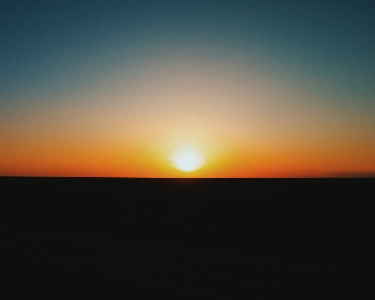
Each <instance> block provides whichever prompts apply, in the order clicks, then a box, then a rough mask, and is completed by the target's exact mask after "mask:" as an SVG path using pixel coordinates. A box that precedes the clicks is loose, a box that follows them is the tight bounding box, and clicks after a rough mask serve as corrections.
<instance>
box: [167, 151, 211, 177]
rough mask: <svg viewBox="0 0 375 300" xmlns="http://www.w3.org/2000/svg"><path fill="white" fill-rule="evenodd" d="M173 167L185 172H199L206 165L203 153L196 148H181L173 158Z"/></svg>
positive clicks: (175, 152) (174, 153)
mask: <svg viewBox="0 0 375 300" xmlns="http://www.w3.org/2000/svg"><path fill="white" fill-rule="evenodd" d="M171 160H172V164H173V166H174V167H175V168H176V169H178V170H180V171H183V172H192V171H195V170H198V169H199V168H201V167H202V165H203V164H204V161H205V159H204V157H203V154H202V153H201V151H199V149H197V148H195V147H180V148H178V149H176V150H175V151H174V152H173V154H172V156H171Z"/></svg>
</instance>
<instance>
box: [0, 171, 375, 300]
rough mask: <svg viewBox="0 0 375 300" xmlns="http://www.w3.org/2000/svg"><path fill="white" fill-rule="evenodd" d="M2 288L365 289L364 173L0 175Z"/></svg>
mask: <svg viewBox="0 0 375 300" xmlns="http://www.w3.org/2000/svg"><path fill="white" fill-rule="evenodd" d="M0 180H1V186H0V188H1V207H0V209H1V211H0V213H1V215H0V217H1V244H0V247H1V265H0V271H1V274H0V275H1V277H0V279H1V287H0V289H1V293H0V295H1V299H4V300H5V299H290V298H292V297H293V298H294V297H297V298H299V299H305V298H312V299H321V298H324V299H343V298H349V299H372V297H371V294H370V291H372V290H373V285H374V275H373V274H374V272H373V269H372V267H371V261H373V253H374V250H375V249H374V245H373V242H371V241H373V238H374V236H373V232H374V227H373V225H372V222H370V221H371V219H372V218H373V212H374V210H373V204H372V203H373V201H374V200H373V199H375V193H374V190H375V188H374V186H375V185H374V180H373V179H366V180H363V179H340V180H337V179H334V180H333V179H330V180H328V179H324V180H317V179H299V180H259V179H249V180H220V179H219V180H218V179H194V180H193V179H190V180H187V179H186V180H183V179H180V180H177V179H160V180H150V179H94V178H92V179H89V178H81V179H78V178H76V179H74V178H7V177H1V178H0Z"/></svg>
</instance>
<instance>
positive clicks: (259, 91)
mask: <svg viewBox="0 0 375 300" xmlns="http://www.w3.org/2000/svg"><path fill="white" fill-rule="evenodd" d="M0 47H1V48H0V175H27V176H111V177H113V176H115V177H116V176H120V177H181V176H182V177H185V176H189V177H190V176H193V177H195V176H197V177H300V176H303V177H305V176H307V177H310V176H312V177H316V176H317V177H319V176H341V175H340V174H353V175H356V174H375V4H374V2H373V1H358V0H357V1H345V0H340V1H302V0H301V1H260V0H259V1H256V0H254V1H251V0H250V1H242V2H239V1H230V2H229V1H227V2H224V1H14V0H12V1H6V0H5V1H4V0H3V1H1V2H0ZM183 145H193V146H194V147H197V148H199V149H200V151H202V153H204V155H205V158H206V164H205V165H204V166H203V167H202V168H201V169H200V170H198V171H196V172H192V173H188V174H187V173H183V172H181V171H178V170H175V169H174V168H173V166H172V164H171V161H170V157H171V153H172V152H173V151H174V149H175V148H176V147H180V146H183Z"/></svg>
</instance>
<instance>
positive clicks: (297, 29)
mask: <svg viewBox="0 0 375 300" xmlns="http://www.w3.org/2000/svg"><path fill="white" fill-rule="evenodd" d="M0 22H1V23H0V26H1V32H0V34H1V35H0V39H1V52H0V65H1V67H0V68H1V69H0V79H1V80H0V81H1V92H0V101H1V103H2V104H4V103H6V102H9V101H13V102H14V101H31V99H38V98H44V99H45V98H48V97H50V98H53V97H55V96H56V95H59V94H64V93H70V92H73V91H77V90H80V89H84V88H87V87H88V86H90V85H95V84H96V83H97V82H101V81H103V80H106V78H110V77H111V76H116V74H118V72H123V70H134V68H137V66H139V65H141V64H145V63H147V62H148V61H151V60H155V59H156V58H157V57H163V56H165V57H168V56H169V55H172V54H174V55H175V54H176V53H180V54H181V56H187V57H188V56H192V57H199V58H201V59H205V58H211V57H214V58H215V59H219V60H220V59H234V60H237V61H238V62H239V63H241V64H243V65H249V66H250V67H251V65H252V64H256V65H257V67H258V68H261V69H262V70H263V71H264V72H265V73H267V74H268V75H269V76H271V77H275V78H277V79H281V80H286V81H288V82H293V83H295V84H297V85H299V86H301V87H303V88H305V89H308V90H311V91H314V92H316V93H319V94H322V95H326V96H332V95H333V96H336V98H339V99H340V101H343V103H345V102H347V101H350V99H354V98H355V99H356V102H360V103H362V102H363V103H364V104H365V105H368V104H369V102H370V103H371V102H373V101H374V97H375V96H374V95H375V4H374V2H373V1H241V2H240V1H227V2H223V1H1V4H0ZM28 99H29V100H28ZM8 104H9V103H8Z"/></svg>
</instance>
